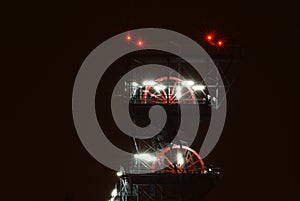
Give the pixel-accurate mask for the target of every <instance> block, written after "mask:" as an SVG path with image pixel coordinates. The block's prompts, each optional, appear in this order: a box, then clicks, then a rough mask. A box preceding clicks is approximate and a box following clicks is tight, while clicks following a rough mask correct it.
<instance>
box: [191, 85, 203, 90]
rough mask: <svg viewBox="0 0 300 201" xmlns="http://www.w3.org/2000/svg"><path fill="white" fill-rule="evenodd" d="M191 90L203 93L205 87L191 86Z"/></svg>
mask: <svg viewBox="0 0 300 201" xmlns="http://www.w3.org/2000/svg"><path fill="white" fill-rule="evenodd" d="M193 89H194V90H195V91H198V90H199V91H203V90H204V89H205V86H204V85H195V86H193Z"/></svg>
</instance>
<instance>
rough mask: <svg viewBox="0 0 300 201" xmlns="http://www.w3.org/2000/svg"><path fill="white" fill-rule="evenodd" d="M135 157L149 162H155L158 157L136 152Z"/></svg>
mask: <svg viewBox="0 0 300 201" xmlns="http://www.w3.org/2000/svg"><path fill="white" fill-rule="evenodd" d="M134 158H136V159H141V160H144V161H148V162H153V161H156V160H157V158H156V157H155V156H153V155H151V154H134Z"/></svg>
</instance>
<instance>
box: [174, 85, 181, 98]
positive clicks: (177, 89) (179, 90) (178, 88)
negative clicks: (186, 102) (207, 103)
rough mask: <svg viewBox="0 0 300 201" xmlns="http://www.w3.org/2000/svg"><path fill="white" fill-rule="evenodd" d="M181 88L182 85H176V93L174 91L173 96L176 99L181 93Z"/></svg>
mask: <svg viewBox="0 0 300 201" xmlns="http://www.w3.org/2000/svg"><path fill="white" fill-rule="evenodd" d="M181 90H182V87H181V86H177V87H176V93H175V96H176V98H177V99H180V98H181V96H182V94H181Z"/></svg>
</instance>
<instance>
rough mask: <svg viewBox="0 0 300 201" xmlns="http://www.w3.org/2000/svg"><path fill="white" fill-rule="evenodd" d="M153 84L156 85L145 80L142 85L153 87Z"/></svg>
mask: <svg viewBox="0 0 300 201" xmlns="http://www.w3.org/2000/svg"><path fill="white" fill-rule="evenodd" d="M155 84H156V82H155V81H153V80H146V81H144V82H143V85H145V86H153V85H155Z"/></svg>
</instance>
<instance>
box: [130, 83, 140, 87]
mask: <svg viewBox="0 0 300 201" xmlns="http://www.w3.org/2000/svg"><path fill="white" fill-rule="evenodd" d="M131 85H132V86H134V87H137V86H138V85H139V84H138V83H136V82H132V83H131Z"/></svg>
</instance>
